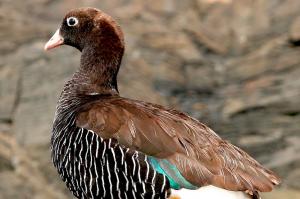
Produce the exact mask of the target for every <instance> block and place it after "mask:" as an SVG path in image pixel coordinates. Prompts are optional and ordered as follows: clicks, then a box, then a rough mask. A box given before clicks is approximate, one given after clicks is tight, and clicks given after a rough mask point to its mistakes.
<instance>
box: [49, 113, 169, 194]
mask: <svg viewBox="0 0 300 199" xmlns="http://www.w3.org/2000/svg"><path fill="white" fill-rule="evenodd" d="M59 116H60V117H57V118H59V120H57V119H56V120H55V122H54V128H53V137H52V141H51V149H52V160H53V163H54V165H55V167H56V168H57V170H58V173H59V174H60V176H61V178H62V179H63V181H64V182H65V183H66V185H67V187H68V188H69V189H70V190H71V191H72V193H73V194H74V195H75V196H76V197H77V198H108V199H113V198H122V199H123V198H124V199H126V198H128V199H134V198H137V199H138V198H140V199H142V198H145V199H146V198H147V199H148V198H149V199H150V198H153V199H156V198H167V195H168V194H169V193H168V190H169V182H168V180H167V179H166V177H165V176H164V175H161V174H159V173H157V172H156V171H155V170H154V169H153V168H152V166H151V165H150V164H149V163H148V162H147V156H146V155H145V154H142V153H139V152H137V151H134V150H131V149H129V148H125V147H123V146H121V145H119V144H118V143H117V142H116V141H115V140H114V139H106V140H104V139H102V138H101V137H99V136H98V135H97V134H96V133H94V132H93V131H90V130H87V129H84V128H79V127H76V124H75V117H74V114H69V116H68V117H66V118H62V117H61V115H59Z"/></svg>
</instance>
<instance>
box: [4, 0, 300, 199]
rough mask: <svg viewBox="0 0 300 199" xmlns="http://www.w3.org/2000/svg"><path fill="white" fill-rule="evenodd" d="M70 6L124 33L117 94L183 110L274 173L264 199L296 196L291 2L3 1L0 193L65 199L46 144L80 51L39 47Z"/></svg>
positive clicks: (298, 88) (296, 40)
mask: <svg viewBox="0 0 300 199" xmlns="http://www.w3.org/2000/svg"><path fill="white" fill-rule="evenodd" d="M80 6H92V7H97V8H100V9H102V10H104V11H106V12H107V13H109V14H110V15H112V16H113V17H114V18H116V19H117V21H118V22H119V23H120V24H121V26H122V28H123V30H124V32H125V40H126V45H127V48H126V54H125V57H124V60H123V63H122V67H121V70H120V74H119V85H120V91H121V94H122V95H123V96H126V97H130V98H136V99H141V100H146V101H150V102H155V103H159V104H163V105H165V106H169V107H174V108H176V109H179V110H182V111H185V112H188V113H189V114H191V115H192V116H194V117H196V118H198V119H200V120H201V121H203V122H204V123H207V124H209V126H211V127H212V128H213V129H214V130H215V131H216V132H217V133H218V134H220V135H221V136H222V137H224V138H225V139H227V140H230V141H231V142H233V143H234V144H236V145H238V146H240V147H242V148H243V149H245V150H246V151H247V152H249V153H250V154H251V155H252V156H254V157H255V158H256V159H258V160H259V161H260V162H261V163H263V164H264V165H266V166H268V167H269V168H271V169H274V170H275V171H276V172H278V174H279V175H280V176H282V178H283V184H282V186H281V187H282V191H281V190H279V191H277V192H274V193H271V194H266V195H265V198H267V199H268V198H276V197H277V198H287V199H289V198H290V199H293V198H297V197H300V196H299V192H297V191H293V190H290V189H300V183H299V182H300V155H299V154H300V153H299V152H300V144H299V143H300V78H299V77H300V47H298V45H300V28H299V27H300V25H299V23H300V21H299V20H300V1H299V0H285V1H277V0H239V1H234V0H187V1H182V0H151V1H148V0H147V1H140V0H129V1H128V0H103V1H101V2H99V1H94V0H91V1H83V0H65V1H50V0H27V1H21V0H16V1H10V0H2V1H1V2H0V29H1V31H0V179H1V181H0V198H22V199H23V198H71V196H70V195H69V192H68V191H67V190H66V189H65V187H64V185H62V183H61V182H60V179H59V177H58V176H57V174H56V172H55V170H54V169H53V166H52V164H51V161H50V152H49V139H50V135H51V134H50V131H51V125H52V120H53V114H54V110H55V106H56V101H57V98H58V95H59V92H60V91H61V89H62V86H63V84H64V82H65V81H66V80H67V78H68V77H69V76H70V75H71V74H72V73H73V72H74V71H75V70H76V68H77V66H78V64H79V58H80V54H79V52H77V51H76V50H75V49H72V48H70V47H61V48H60V49H57V50H54V51H51V52H49V53H47V54H46V53H44V52H43V45H44V43H45V42H46V41H47V40H48V39H49V38H50V36H51V34H52V33H53V32H54V31H55V30H56V29H57V27H58V26H59V23H60V22H61V19H62V17H63V15H64V14H65V12H66V11H67V10H69V9H71V8H74V7H80ZM286 189H288V191H285V190H286ZM279 196H280V197H279Z"/></svg>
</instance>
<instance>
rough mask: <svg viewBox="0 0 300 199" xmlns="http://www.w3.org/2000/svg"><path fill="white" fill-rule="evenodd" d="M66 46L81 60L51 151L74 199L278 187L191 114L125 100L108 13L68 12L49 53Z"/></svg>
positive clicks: (117, 35)
mask: <svg viewBox="0 0 300 199" xmlns="http://www.w3.org/2000/svg"><path fill="white" fill-rule="evenodd" d="M62 45H68V46H71V47H74V48H76V49H78V50H79V51H80V52H81V59H80V64H79V67H78V69H77V71H76V72H75V73H74V74H73V76H72V77H71V78H70V79H69V80H68V81H67V82H66V83H65V85H64V88H63V90H62V92H61V95H60V97H59V99H58V103H57V108H56V112H55V118H54V122H53V128H52V136H51V142H50V146H51V157H52V161H53V164H54V166H55V167H56V169H57V171H58V174H59V175H60V176H61V178H62V180H63V181H64V182H65V184H66V186H67V187H68V189H69V190H70V191H71V192H72V193H73V195H74V196H75V197H77V198H107V199H113V198H122V199H123V198H129V199H131V198H141V199H148V198H149V199H150V198H154V199H156V198H159V199H160V198H162V199H164V198H173V199H175V198H189V199H193V198H213V197H212V196H213V195H216V194H219V195H218V196H215V198H225V199H226V198H227V199H233V198H236V199H245V198H252V199H257V198H260V195H259V194H260V192H269V191H271V190H272V189H273V188H274V186H275V185H278V184H279V183H280V181H281V180H280V178H279V177H278V176H277V175H276V174H275V173H274V172H272V171H271V170H269V169H267V168H265V167H263V166H262V165H261V164H260V163H258V162H257V161H256V160H255V159H253V158H252V157H251V156H250V155H248V154H247V153H246V152H244V151H243V150H242V149H240V148H238V147H237V146H234V145H233V144H231V143H230V142H228V141H226V140H223V139H222V138H221V137H220V136H218V135H217V134H216V133H215V132H214V131H213V130H212V129H211V128H209V127H208V126H207V125H205V124H203V123H201V122H200V121H198V120H197V119H195V118H193V117H191V116H189V115H187V114H186V113H183V112H181V111H177V110H175V109H172V108H166V107H163V106H161V105H158V104H153V103H149V102H144V101H139V100H134V99H129V98H125V97H122V96H120V94H119V89H118V82H117V75H118V71H119V68H120V65H121V61H122V57H123V54H124V50H125V42H124V35H123V32H122V30H121V27H120V26H119V25H118V23H117V22H116V21H115V20H114V19H113V18H112V17H111V16H109V15H108V14H106V13H104V12H103V11H101V10H99V9H96V8H90V7H84V8H76V9H73V10H71V11H69V12H68V13H67V14H66V15H65V17H64V18H63V20H62V23H61V25H60V27H59V28H58V29H57V31H56V32H55V33H54V35H53V36H52V37H51V39H50V40H49V41H48V42H47V43H46V44H45V47H44V49H45V50H50V49H54V48H57V47H59V46H62ZM201 194H202V195H201Z"/></svg>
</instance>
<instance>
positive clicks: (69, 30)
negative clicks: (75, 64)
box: [44, 8, 124, 51]
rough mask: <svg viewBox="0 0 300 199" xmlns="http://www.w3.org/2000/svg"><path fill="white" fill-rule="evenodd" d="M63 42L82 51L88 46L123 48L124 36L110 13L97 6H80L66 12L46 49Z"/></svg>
mask: <svg viewBox="0 0 300 199" xmlns="http://www.w3.org/2000/svg"><path fill="white" fill-rule="evenodd" d="M63 44H66V45H70V46H73V47H75V48H77V49H78V50H80V51H82V50H83V49H84V48H85V47H87V46H89V47H94V48H97V47H98V48H100V47H101V48H102V49H112V50H120V49H121V50H123V49H124V38H123V33H122V31H121V29H120V27H119V25H118V24H117V23H116V22H115V21H114V20H113V19H112V17H110V16H109V15H107V14H105V13H104V12H102V11H100V10H98V9H95V8H78V9H74V10H71V11H70V12H68V13H67V14H66V16H65V17H64V18H63V21H62V23H61V25H60V28H59V29H58V30H57V31H56V32H55V33H54V35H53V36H52V38H51V39H50V40H49V41H48V42H47V43H46V45H45V47H44V49H45V50H50V49H53V48H56V47H58V46H61V45H63Z"/></svg>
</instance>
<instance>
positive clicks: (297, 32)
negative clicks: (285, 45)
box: [289, 17, 300, 42]
mask: <svg viewBox="0 0 300 199" xmlns="http://www.w3.org/2000/svg"><path fill="white" fill-rule="evenodd" d="M289 39H290V40H291V41H292V42H297V41H300V17H297V18H295V19H294V21H293V22H292V25H291V27H290V31H289Z"/></svg>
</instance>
